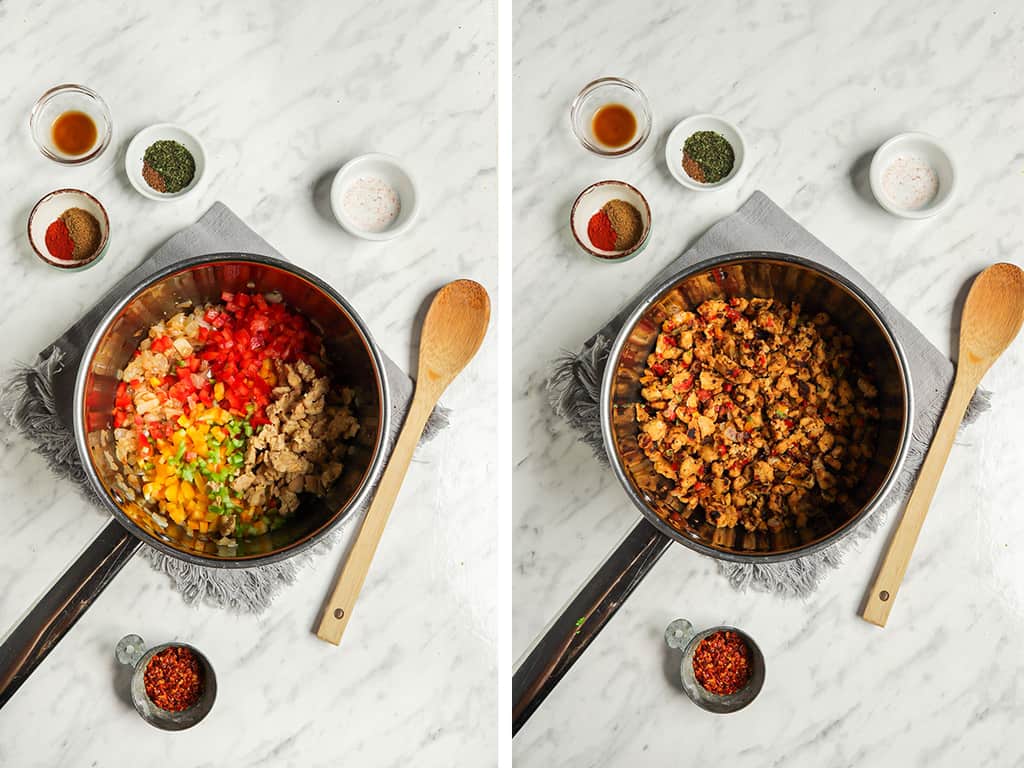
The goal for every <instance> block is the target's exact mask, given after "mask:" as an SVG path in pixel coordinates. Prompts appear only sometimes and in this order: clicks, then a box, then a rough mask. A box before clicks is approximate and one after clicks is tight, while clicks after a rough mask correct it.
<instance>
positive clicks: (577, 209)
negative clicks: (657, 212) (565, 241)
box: [569, 181, 651, 263]
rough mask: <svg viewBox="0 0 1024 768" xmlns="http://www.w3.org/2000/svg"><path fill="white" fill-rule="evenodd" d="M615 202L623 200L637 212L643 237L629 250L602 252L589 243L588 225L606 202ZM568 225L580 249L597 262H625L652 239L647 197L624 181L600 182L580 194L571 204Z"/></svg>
mask: <svg viewBox="0 0 1024 768" xmlns="http://www.w3.org/2000/svg"><path fill="white" fill-rule="evenodd" d="M616 199H617V200H624V201H626V202H627V203H629V204H630V205H632V206H633V207H634V208H636V209H637V210H638V211H639V212H640V221H641V223H642V224H643V234H642V235H640V239H639V240H638V241H637V243H636V245H634V246H633V247H632V248H630V249H628V250H625V251H605V250H602V249H600V248H597V247H596V246H595V245H594V244H593V243H592V242H590V235H588V234H587V225H588V224H590V219H591V218H592V217H593V215H594V214H595V213H597V212H598V211H600V210H601V209H602V208H603V207H604V205H605V203H607V202H609V201H610V200H616ZM569 226H570V227H571V228H572V235H573V237H575V238H576V242H577V243H578V244H579V246H580V248H582V249H583V250H584V251H586V252H587V253H589V254H590V255H591V256H593V257H594V258H595V259H597V260H598V261H601V262H605V263H608V262H616V263H617V262H622V261H628V260H629V259H632V258H633V257H634V256H636V255H637V254H638V253H640V251H642V250H643V249H644V246H646V245H647V240H648V239H649V238H650V236H651V206H650V205H648V204H647V198H645V197H644V196H643V195H642V194H640V190H638V189H637V188H636V187H634V186H633V185H631V184H627V183H626V182H624V181H599V182H597V183H596V184H591V185H590V186H589V187H587V188H586V189H584V190H583V191H582V192H580V194H579V197H577V198H576V202H574V203H573V204H572V212H571V213H570V214H569Z"/></svg>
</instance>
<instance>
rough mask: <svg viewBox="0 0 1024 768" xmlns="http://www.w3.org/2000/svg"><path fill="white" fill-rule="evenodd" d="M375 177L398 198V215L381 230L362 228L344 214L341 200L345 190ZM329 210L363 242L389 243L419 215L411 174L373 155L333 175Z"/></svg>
mask: <svg viewBox="0 0 1024 768" xmlns="http://www.w3.org/2000/svg"><path fill="white" fill-rule="evenodd" d="M364 177H376V178H378V179H380V180H381V181H383V182H384V183H385V184H387V185H388V186H389V187H391V188H392V189H393V190H395V192H396V193H397V195H398V201H399V211H398V215H397V216H396V217H395V218H394V219H393V220H392V221H391V223H390V224H389V225H388V226H387V227H386V228H385V229H382V230H376V229H368V228H366V227H361V226H359V224H357V223H356V222H355V221H353V219H352V217H351V216H350V215H349V214H348V213H347V212H346V211H345V206H344V205H343V199H344V196H345V192H346V190H348V188H349V186H350V185H351V184H353V183H354V182H355V181H356V180H358V179H360V178H364ZM331 210H332V211H333V212H334V218H336V219H337V220H338V223H339V224H341V226H342V228H343V229H344V230H345V231H346V232H348V233H349V234H350V235H354V236H355V237H361V238H363V239H364V240H391V239H392V238H395V237H398V236H399V235H401V234H402V233H404V232H406V231H407V230H408V229H409V228H410V227H411V226H412V225H413V222H415V221H416V217H417V216H418V215H419V210H420V200H419V194H418V193H417V190H416V181H415V180H414V178H413V175H412V173H411V172H410V171H409V170H408V169H407V168H406V167H405V166H403V165H402V164H401V162H399V161H398V159H397V158H394V157H392V156H391V155H385V154H381V153H379V152H372V153H370V154H367V155H360V156H359V157H356V158H353V159H352V160H349V161H348V162H347V163H345V164H344V165H343V166H341V168H340V169H339V170H338V172H337V173H336V174H335V175H334V181H333V182H331Z"/></svg>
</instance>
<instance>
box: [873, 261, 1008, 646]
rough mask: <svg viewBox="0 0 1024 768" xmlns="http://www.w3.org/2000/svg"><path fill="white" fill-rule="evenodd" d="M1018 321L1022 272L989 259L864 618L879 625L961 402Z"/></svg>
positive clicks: (890, 601) (937, 473)
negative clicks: (949, 387)
mask: <svg viewBox="0 0 1024 768" xmlns="http://www.w3.org/2000/svg"><path fill="white" fill-rule="evenodd" d="M1022 322H1024V272H1022V271H1021V270H1020V268H1019V267H1016V266H1014V265H1013V264H993V265H992V266H991V267H989V268H988V269H986V270H985V271H984V272H982V273H981V274H980V275H978V277H977V278H976V279H975V281H974V284H973V285H972V286H971V290H970V293H968V294H967V301H966V302H965V303H964V311H963V315H962V316H961V320H960V358H959V360H958V361H957V366H956V379H955V380H954V381H953V391H952V392H951V393H950V395H949V400H948V401H946V410H945V413H943V414H942V421H940V422H939V428H938V429H937V430H936V431H935V438H934V439H933V440H932V445H931V447H930V448H929V449H928V455H927V456H926V457H925V460H924V464H923V465H922V466H921V474H920V475H919V476H918V478H917V485H915V486H914V492H913V493H912V494H911V495H910V501H908V502H907V509H906V511H905V512H904V513H903V519H902V520H901V521H900V524H899V526H898V527H897V528H896V533H895V534H894V535H893V537H892V540H891V541H890V542H889V549H888V550H887V551H886V553H885V558H884V559H883V561H882V566H881V568H880V569H879V571H878V574H877V575H876V576H875V583H874V584H872V585H871V591H870V592H868V595H867V600H866V602H865V605H864V610H863V612H862V613H861V616H863V617H864V619H865V620H866V621H870V622H871V623H872V624H877V625H878V626H880V627H884V626H885V622H886V621H887V620H888V618H889V611H891V610H892V604H893V602H894V601H895V600H896V592H897V591H898V590H899V588H900V583H901V582H902V581H903V575H904V574H905V573H906V572H907V565H908V564H909V563H910V555H911V553H912V552H913V551H914V544H915V543H916V542H917V535H918V534H919V533H920V532H921V526H922V525H923V524H924V517H925V515H926V514H928V507H929V505H930V504H931V501H932V496H934V495H935V486H936V485H938V483H939V477H940V476H941V475H942V469H943V467H944V466H945V465H946V459H947V458H948V457H949V451H950V449H951V448H952V447H953V438H955V437H956V433H957V429H958V428H959V427H960V422H961V421H962V420H963V417H964V412H965V411H966V410H967V404H968V403H970V402H971V397H972V396H973V395H974V390H975V389H977V387H978V383H979V382H980V381H981V377H982V376H984V375H985V372H986V371H988V369H989V368H990V367H992V363H994V362H995V361H996V359H997V358H998V357H999V355H1001V354H1002V353H1003V350H1005V349H1006V348H1007V347H1008V346H1009V345H1010V342H1011V341H1013V337H1014V336H1016V335H1017V332H1018V331H1019V330H1020V327H1021V323H1022Z"/></svg>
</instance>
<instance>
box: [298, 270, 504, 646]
mask: <svg viewBox="0 0 1024 768" xmlns="http://www.w3.org/2000/svg"><path fill="white" fill-rule="evenodd" d="M490 316H491V301H490V299H489V298H488V296H487V291H485V290H484V288H483V286H482V285H480V284H479V283H474V282H473V281H472V280H456V281H455V282H452V283H448V285H446V286H444V287H443V288H442V289H441V290H440V291H438V292H437V295H436V296H434V300H433V301H432V302H431V304H430V309H428V310H427V316H426V318H425V319H424V321H423V332H422V334H421V335H420V361H419V371H418V373H417V374H416V392H415V394H414V395H413V398H412V404H411V405H410V406H409V413H408V414H407V415H406V417H405V424H404V425H403V426H402V432H401V434H400V435H399V436H398V441H397V442H396V443H395V449H394V450H393V451H392V452H391V458H390V460H389V461H388V465H387V468H386V469H385V470H384V474H383V476H382V477H381V480H380V485H378V486H377V491H376V494H375V495H374V497H373V502H372V503H371V504H370V509H369V510H368V511H367V512H366V517H365V518H364V519H363V525H362V527H361V528H360V529H359V533H358V534H357V535H356V539H355V543H354V544H353V545H352V551H351V552H350V553H349V556H348V560H347V561H346V562H345V565H344V567H343V568H342V569H341V574H340V575H339V576H338V579H337V581H336V582H335V584H334V589H333V591H332V592H331V594H330V596H329V597H328V598H327V602H325V603H324V609H323V613H322V615H321V617H320V626H319V627H318V628H317V631H316V636H317V637H319V638H320V639H321V640H326V641H327V642H329V643H334V644H335V645H337V644H338V643H340V642H341V635H342V633H344V631H345V626H346V625H347V624H348V620H349V618H350V617H351V615H352V608H353V606H354V605H355V602H356V599H357V598H358V597H359V590H361V589H362V587H363V582H364V581H365V580H366V574H367V572H368V571H369V570H370V561H371V560H373V555H374V553H375V552H376V551H377V543H378V542H379V541H380V537H381V534H382V533H384V525H385V524H386V523H387V521H388V514H390V512H391V507H392V506H394V503H395V499H396V498H397V497H398V491H399V489H400V488H401V487H402V481H403V480H404V479H405V472H406V470H407V469H408V468H409V462H410V461H412V454H413V451H415V450H416V445H417V443H419V440H420V435H421V434H423V427H424V426H426V423H427V419H428V418H429V417H430V414H431V412H432V411H433V410H434V406H435V405H436V404H437V401H438V400H439V399H440V397H441V393H442V392H444V390H445V389H446V388H447V387H448V385H449V384H451V382H452V380H453V379H454V378H455V377H456V376H457V375H458V373H459V371H461V370H462V369H463V368H465V367H466V364H467V363H468V362H469V361H470V360H472V359H473V355H475V354H476V351H477V350H478V349H480V344H481V343H482V342H483V340H484V334H485V333H487V322H488V320H489V319H490Z"/></svg>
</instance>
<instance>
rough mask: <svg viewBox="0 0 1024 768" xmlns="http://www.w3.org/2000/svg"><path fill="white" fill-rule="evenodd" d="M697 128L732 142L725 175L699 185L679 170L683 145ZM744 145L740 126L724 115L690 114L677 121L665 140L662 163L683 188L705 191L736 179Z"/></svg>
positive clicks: (742, 161) (681, 163) (744, 151)
mask: <svg viewBox="0 0 1024 768" xmlns="http://www.w3.org/2000/svg"><path fill="white" fill-rule="evenodd" d="M697 131H714V132H715V133H718V134H721V135H722V137H723V138H725V140H726V141H728V142H729V143H730V144H731V145H732V151H733V155H734V161H733V164H732V170H731V171H730V172H729V175H728V176H726V177H725V178H723V179H719V180H718V181H716V182H714V183H711V184H702V183H701V182H699V181H696V180H695V179H691V178H690V175H689V174H688V173H687V172H686V171H685V170H683V145H684V144H686V140H687V139H688V138H690V137H691V136H692V135H693V134H695V133H697ZM746 155H747V147H746V142H744V141H743V134H742V133H740V129H739V128H737V127H736V126H735V125H733V124H732V123H730V122H729V121H728V120H726V119H725V118H721V117H716V116H715V115H693V116H692V117H688V118H686V119H685V120H682V121H680V122H679V123H678V124H677V125H676V127H675V128H673V129H672V132H671V133H670V134H669V135H668V139H667V140H666V141H665V164H666V165H667V166H668V172H669V173H670V174H672V178H674V179H675V180H676V181H678V182H679V183H680V184H682V185H683V186H684V187H686V188H687V189H692V190H695V191H697V192H706V191H708V190H709V189H718V188H719V187H724V186H725V185H726V184H728V183H729V182H731V181H732V180H733V179H735V178H737V177H738V176H739V173H740V169H741V168H742V167H743V163H744V161H745V160H746Z"/></svg>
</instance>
